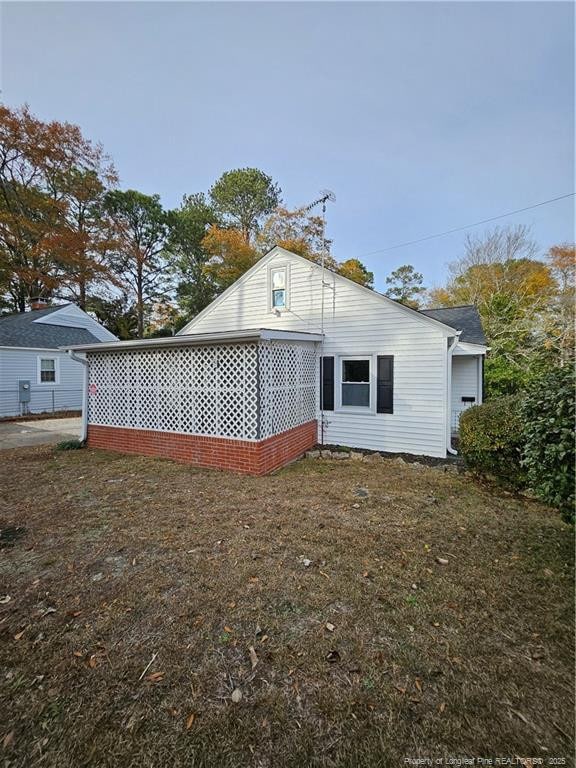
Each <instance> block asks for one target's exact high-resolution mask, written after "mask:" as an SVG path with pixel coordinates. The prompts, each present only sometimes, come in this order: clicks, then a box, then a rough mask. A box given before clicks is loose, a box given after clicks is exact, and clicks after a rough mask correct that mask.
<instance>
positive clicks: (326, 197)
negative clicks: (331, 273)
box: [304, 189, 336, 445]
mask: <svg viewBox="0 0 576 768" xmlns="http://www.w3.org/2000/svg"><path fill="white" fill-rule="evenodd" d="M328 201H330V202H331V203H334V202H336V195H335V194H334V192H330V190H328V189H323V190H321V192H320V197H319V198H318V199H317V200H314V202H313V203H310V205H307V206H306V207H305V208H304V212H305V213H308V212H309V211H311V210H312V209H313V208H315V207H316V206H317V205H321V206H322V253H321V261H320V266H321V278H320V334H321V337H322V338H321V341H320V373H322V372H323V365H324V287H325V282H324V271H325V261H326V255H327V251H328V241H327V240H326V203H327V202H328ZM322 386H323V385H322V379H320V445H324V392H323V391H322Z"/></svg>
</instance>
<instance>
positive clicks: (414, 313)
mask: <svg viewBox="0 0 576 768" xmlns="http://www.w3.org/2000/svg"><path fill="white" fill-rule="evenodd" d="M278 253H281V254H283V255H285V256H286V258H290V259H296V260H298V261H301V262H302V263H303V264H306V265H307V266H309V267H312V268H316V269H322V267H321V266H320V264H317V263H316V262H315V261H311V260H310V259H305V258H304V256H300V255H298V254H297V253H292V251H287V250H286V248H282V247H281V246H280V245H275V246H274V248H272V250H270V251H268V253H266V254H265V255H264V256H262V258H261V259H259V260H258V261H257V262H256V264H254V265H253V266H252V267H250V269H249V270H248V271H247V272H244V274H243V275H242V276H241V277H239V278H238V280H236V282H235V283H232V285H230V286H229V287H228V288H226V290H225V291H224V292H223V293H221V294H220V296H217V297H216V298H215V299H214V301H213V302H212V303H211V304H208V306H207V307H205V308H204V309H203V310H202V312H199V313H198V314H197V315H196V317H193V318H192V320H190V322H189V323H187V324H186V325H185V326H184V328H182V329H181V330H179V331H178V333H177V334H176V335H177V336H186V335H187V333H188V329H189V328H190V329H191V328H193V327H194V325H195V323H197V322H198V320H200V319H201V318H203V317H204V316H205V315H207V314H208V312H211V311H212V310H213V309H215V308H216V307H217V306H218V305H219V304H221V303H222V301H224V299H226V298H227V297H228V296H230V295H231V294H232V293H234V291H236V290H237V289H238V288H240V287H241V286H242V285H243V284H244V283H245V282H246V280H248V279H249V278H250V277H251V275H253V274H254V273H255V272H256V271H257V270H258V269H260V267H262V266H263V265H264V264H267V263H268V262H269V261H270V260H271V259H272V258H273V257H274V256H276V254H278ZM326 272H328V274H330V275H333V276H334V279H335V280H343V281H344V282H346V283H348V284H349V285H353V286H354V288H357V289H358V290H360V291H365V292H366V293H367V294H369V295H370V296H372V297H374V296H376V298H378V299H380V300H381V301H383V302H385V303H386V304H388V305H390V306H393V307H395V308H396V309H399V310H400V311H401V312H404V314H406V315H409V316H410V317H411V318H412V319H413V320H419V321H420V322H421V323H424V324H425V325H433V326H435V327H436V328H438V329H439V330H441V331H443V332H444V336H447V337H449V336H455V335H456V334H457V333H458V332H457V330H456V329H455V328H452V326H450V325H446V324H445V323H441V322H440V321H439V320H434V318H432V317H428V316H427V315H423V314H422V313H421V312H418V310H417V309H411V308H410V307H406V306H404V304H400V303H399V302H398V301H394V300H393V299H389V298H388V296H384V295H383V294H381V293H378V292H377V291H373V290H372V289H371V288H366V287H365V286H363V285H360V284H359V283H355V282H354V281H353V280H349V279H348V278H347V277H344V275H339V274H338V273H337V272H334V271H333V270H331V269H327V270H326Z"/></svg>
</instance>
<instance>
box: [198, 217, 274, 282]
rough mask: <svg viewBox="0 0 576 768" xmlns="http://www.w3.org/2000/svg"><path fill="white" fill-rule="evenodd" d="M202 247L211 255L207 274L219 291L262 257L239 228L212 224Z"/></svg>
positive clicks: (207, 265) (206, 267)
mask: <svg viewBox="0 0 576 768" xmlns="http://www.w3.org/2000/svg"><path fill="white" fill-rule="evenodd" d="M202 247H203V248H204V249H205V251H206V252H207V253H208V254H209V255H210V260H209V261H208V262H207V264H206V266H205V271H206V274H207V275H208V277H209V278H210V279H211V280H212V281H213V283H214V285H215V286H216V290H217V292H218V293H220V292H221V291H223V290H224V289H225V288H228V286H229V285H232V283H233V282H234V281H235V280H237V279H238V278H239V277H241V276H242V275H243V274H244V272H246V270H248V269H250V267H251V266H253V265H254V264H255V263H256V262H257V261H258V259H259V258H260V253H259V252H258V251H257V250H256V249H255V248H253V247H252V246H251V245H250V244H249V243H247V242H246V240H245V238H244V235H243V233H242V232H241V231H240V230H238V229H222V228H220V227H217V226H215V225H214V226H211V227H210V229H209V230H208V232H207V234H206V236H205V237H204V239H203V240H202Z"/></svg>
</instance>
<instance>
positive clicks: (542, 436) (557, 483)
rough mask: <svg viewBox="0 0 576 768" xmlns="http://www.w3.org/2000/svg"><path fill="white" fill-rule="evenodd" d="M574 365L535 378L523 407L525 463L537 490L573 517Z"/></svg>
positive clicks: (568, 517) (566, 517)
mask: <svg viewBox="0 0 576 768" xmlns="http://www.w3.org/2000/svg"><path fill="white" fill-rule="evenodd" d="M574 386H575V378H574V369H573V368H572V366H570V365H569V366H566V367H565V368H553V369H551V370H549V371H548V372H547V373H546V374H544V375H542V376H541V377H540V378H538V379H537V380H535V381H534V382H533V383H532V384H531V385H530V386H529V387H528V390H527V392H526V395H525V398H524V401H523V403H522V408H521V416H522V421H523V423H524V451H523V457H522V465H523V467H524V469H525V471H526V475H527V482H528V484H529V486H530V488H531V489H532V490H533V491H534V493H535V494H536V495H537V496H539V498H541V499H542V500H543V501H545V502H546V503H547V504H550V505H552V506H554V507H557V508H558V509H559V510H560V511H561V512H562V515H563V517H564V518H565V519H566V520H570V521H573V520H574V501H575V500H574V483H575V473H574V461H575V455H574V418H575V406H574Z"/></svg>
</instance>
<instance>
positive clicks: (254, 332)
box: [60, 328, 322, 352]
mask: <svg viewBox="0 0 576 768" xmlns="http://www.w3.org/2000/svg"><path fill="white" fill-rule="evenodd" d="M260 339H283V340H285V341H310V342H314V341H321V340H322V336H321V335H320V334H317V333H299V332H297V331H273V330H268V329H266V328H264V329H262V328H257V329H251V330H245V331H216V332H214V333H197V334H191V333H189V334H186V335H185V336H164V337H161V338H159V339H132V340H129V341H112V342H108V341H103V342H98V343H95V344H74V345H71V346H67V347H60V349H61V350H66V351H67V350H72V351H73V352H111V351H115V350H120V349H122V350H124V349H155V348H164V347H187V346H200V345H209V344H233V343H234V342H242V341H244V342H248V341H259V340H260Z"/></svg>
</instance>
